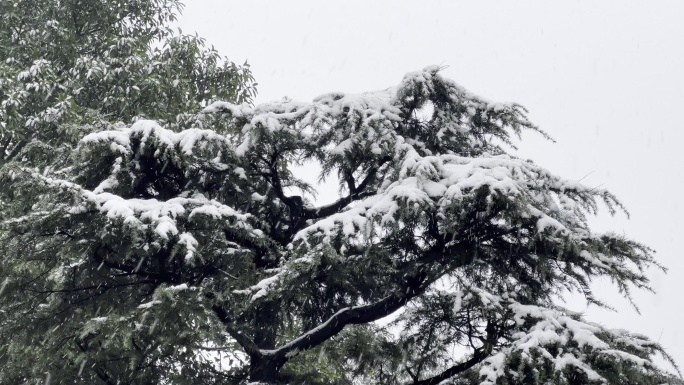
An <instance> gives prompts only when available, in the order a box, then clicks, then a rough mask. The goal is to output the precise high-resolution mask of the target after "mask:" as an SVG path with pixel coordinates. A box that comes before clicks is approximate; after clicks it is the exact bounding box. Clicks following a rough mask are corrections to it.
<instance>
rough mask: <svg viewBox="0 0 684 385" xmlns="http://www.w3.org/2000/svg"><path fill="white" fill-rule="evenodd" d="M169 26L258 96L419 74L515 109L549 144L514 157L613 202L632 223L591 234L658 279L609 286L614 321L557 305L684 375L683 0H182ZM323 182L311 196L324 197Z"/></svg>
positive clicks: (604, 221) (347, 87) (301, 94)
mask: <svg viewBox="0 0 684 385" xmlns="http://www.w3.org/2000/svg"><path fill="white" fill-rule="evenodd" d="M185 3H186V8H185V10H184V13H183V15H182V16H181V18H180V20H179V25H180V27H181V28H182V29H183V31H184V32H186V33H193V32H197V33H198V34H199V35H200V36H202V37H204V38H206V39H207V42H208V43H209V44H211V45H213V46H214V47H215V48H216V49H217V50H218V51H219V52H220V53H221V54H223V55H225V56H228V58H229V59H230V60H232V61H235V62H239V63H243V62H245V61H248V62H249V63H250V65H251V67H252V70H253V73H254V75H255V77H256V80H257V82H258V83H259V86H258V92H259V95H258V96H257V98H256V102H257V103H259V102H265V101H269V100H275V99H280V98H282V97H283V96H288V97H291V98H293V99H295V100H302V101H310V100H312V99H313V98H314V97H315V96H317V95H319V94H322V93H327V92H331V91H342V92H350V93H356V92H363V91H373V90H379V89H384V88H387V87H389V86H393V85H396V84H397V83H398V82H399V81H400V80H401V78H402V77H403V75H404V74H405V73H406V72H409V71H415V70H419V69H422V68H423V67H425V66H427V65H430V64H438V65H442V66H446V69H444V70H443V72H442V74H443V75H444V76H446V77H449V78H451V79H453V80H455V81H456V82H458V83H460V84H461V85H463V86H465V87H466V88H468V89H469V90H470V91H472V92H474V93H476V94H479V95H481V96H484V97H486V98H488V99H491V100H494V101H501V102H508V101H514V102H518V103H521V104H522V105H524V106H525V107H527V108H528V109H529V116H530V119H531V120H532V121H533V122H534V123H536V124H537V125H539V126H540V127H541V128H542V129H543V130H545V131H546V132H548V133H549V134H550V135H551V136H552V137H553V138H554V139H555V140H556V143H552V142H549V141H545V140H544V139H543V138H541V137H540V136H539V135H535V134H533V133H528V134H527V135H524V136H523V140H522V142H520V143H519V148H520V149H519V151H518V152H517V155H518V156H521V157H524V158H529V159H533V160H534V161H535V162H536V163H537V164H540V165H542V166H545V167H546V168H548V169H549V170H551V171H552V172H554V173H556V174H559V175H562V176H564V177H567V178H572V179H577V180H579V179H581V180H582V182H583V183H585V184H587V185H590V186H601V187H603V188H607V189H609V190H610V191H612V192H613V193H615V194H616V195H617V196H618V197H619V198H620V199H621V200H622V201H623V203H624V204H625V205H626V206H627V208H628V209H629V211H630V214H631V218H630V219H627V217H626V216H625V215H621V214H619V215H617V216H615V217H610V216H608V215H607V214H606V215H602V216H601V217H599V218H597V219H596V220H594V221H593V222H592V223H593V225H594V227H593V228H594V229H595V230H597V231H604V230H612V231H615V232H618V233H624V234H626V235H628V236H630V237H632V238H634V239H636V240H638V241H640V242H642V243H644V244H646V245H648V246H650V247H652V248H654V249H655V250H656V252H657V254H656V256H657V258H658V260H659V262H661V263H662V264H663V265H665V266H666V267H667V268H668V269H669V272H668V274H663V273H661V272H659V271H653V272H651V277H652V281H653V282H652V284H653V287H654V289H655V290H656V291H657V294H651V293H641V292H639V293H634V299H635V302H636V304H637V305H638V306H639V308H640V310H641V315H639V314H638V313H637V312H636V311H635V310H633V309H632V308H631V307H630V305H629V302H627V301H625V300H623V299H621V298H619V297H618V295H617V294H616V291H615V290H614V289H613V288H612V287H611V286H610V284H609V282H596V284H595V288H596V290H597V293H598V294H599V296H602V297H603V298H604V299H607V300H608V301H609V302H611V303H612V304H613V305H614V307H616V308H617V309H618V312H616V313H611V312H607V311H604V310H600V309H595V308H588V309H587V308H586V306H585V305H584V304H583V303H582V302H581V301H577V300H571V301H569V304H570V305H571V306H572V307H573V308H574V309H575V310H579V311H585V312H586V315H587V317H588V318H589V319H591V320H593V321H596V322H599V323H602V324H604V325H608V326H611V327H616V328H625V329H628V330H631V331H637V332H641V333H643V334H646V335H648V336H650V337H651V338H652V339H655V340H659V341H660V342H661V343H662V344H663V345H664V346H665V347H666V348H667V349H668V351H669V352H670V354H671V355H673V356H674V358H675V359H676V360H677V361H678V362H679V364H680V365H682V366H684V328H683V327H682V325H684V260H683V259H682V250H681V249H682V246H681V245H682V243H679V242H681V241H682V238H684V234H682V233H681V231H680V230H681V229H682V228H684V226H683V225H682V219H681V215H680V206H683V207H682V208H681V209H682V210H684V203H680V202H681V199H680V197H681V196H682V194H684V171H683V170H682V168H683V167H684V151H683V150H682V143H684V131H683V130H682V128H684V127H683V126H684V123H682V116H681V115H682V112H684V23H682V21H681V20H683V19H684V2H682V1H670V2H667V1H648V2H647V1H627V0H620V1H600V2H595V1H566V2H563V3H561V2H548V1H541V0H540V1H516V2H512V1H477V2H476V1H471V2H461V1H398V0H392V1H389V0H387V1H372V2H371V1H367V0H366V1H355V0H345V1H335V2H332V1H330V2H328V1H325V2H323V1H297V0H288V1H282V2H281V1H255V0H249V1H247V0H242V1H232V0H230V1H228V0H185ZM329 189H330V186H324V187H323V190H324V193H323V194H322V196H321V198H322V199H325V196H326V193H325V191H329Z"/></svg>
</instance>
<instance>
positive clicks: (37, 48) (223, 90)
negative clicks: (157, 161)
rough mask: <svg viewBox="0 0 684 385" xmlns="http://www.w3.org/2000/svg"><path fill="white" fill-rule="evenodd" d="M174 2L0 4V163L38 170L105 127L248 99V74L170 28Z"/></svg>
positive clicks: (23, 0)
mask: <svg viewBox="0 0 684 385" xmlns="http://www.w3.org/2000/svg"><path fill="white" fill-rule="evenodd" d="M180 7H181V5H180V3H179V2H178V1H177V0H62V1H54V0H3V1H2V2H0V59H1V60H0V155H2V157H0V163H2V164H4V163H6V162H7V161H9V160H11V159H14V158H15V157H16V156H17V155H18V154H19V153H20V152H22V151H24V150H28V149H27V148H26V147H27V146H28V147H29V149H31V148H32V149H33V151H34V156H38V155H36V154H37V153H40V154H41V155H40V156H41V157H42V158H41V159H42V163H47V162H48V159H49V156H54V147H60V146H63V145H67V144H74V143H75V142H76V141H77V140H78V139H79V138H80V137H82V136H83V135H84V133H87V132H89V131H91V130H93V129H95V128H93V127H92V126H93V125H96V126H97V125H101V123H102V122H119V121H120V122H126V123H129V122H131V120H132V119H133V118H140V117H145V118H150V119H156V120H158V121H160V122H164V123H165V124H166V125H167V127H173V128H174V129H177V128H182V127H187V126H190V125H192V124H193V122H194V116H195V115H196V112H197V111H199V110H200V109H201V107H204V106H206V105H207V104H208V103H209V102H211V101H213V100H228V101H234V102H238V103H240V102H244V101H248V100H250V98H251V97H252V96H254V94H255V91H254V88H253V79H252V76H251V73H250V72H249V68H248V67H246V66H238V65H236V64H234V63H232V62H230V61H227V60H225V59H224V58H221V57H220V55H218V53H217V52H216V51H215V50H213V49H207V48H206V47H205V46H204V41H203V40H202V39H200V38H199V37H196V36H188V35H183V34H179V33H174V31H173V30H172V29H171V28H170V27H169V23H171V22H172V21H174V20H175V15H176V13H177V11H178V10H179V8H180Z"/></svg>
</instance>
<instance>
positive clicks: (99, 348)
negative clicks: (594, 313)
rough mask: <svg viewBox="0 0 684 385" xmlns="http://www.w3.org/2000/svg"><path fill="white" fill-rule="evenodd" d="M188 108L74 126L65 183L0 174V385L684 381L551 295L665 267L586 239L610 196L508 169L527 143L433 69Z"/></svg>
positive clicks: (516, 128) (518, 123)
mask: <svg viewBox="0 0 684 385" xmlns="http://www.w3.org/2000/svg"><path fill="white" fill-rule="evenodd" d="M204 111H205V114H206V115H205V118H204V119H207V120H206V121H204V122H203V121H202V119H199V120H197V125H196V126H195V127H193V128H189V129H185V130H182V131H177V132H174V131H172V130H169V129H167V128H165V127H164V126H163V125H160V124H158V123H156V122H154V121H149V120H140V121H137V122H136V123H135V124H132V125H130V126H124V125H120V126H117V127H112V128H111V129H108V130H103V131H98V132H93V133H90V134H88V135H86V136H85V137H83V138H82V139H81V140H80V142H79V143H78V146H77V148H76V149H75V150H74V151H73V152H72V153H71V154H70V157H69V158H68V161H65V165H66V166H65V167H63V168H60V169H48V170H37V169H35V168H32V167H27V166H26V165H24V164H23V163H21V162H10V163H8V164H7V165H6V166H5V167H4V168H3V169H2V183H0V186H2V187H1V189H0V192H1V194H2V196H1V198H0V199H2V201H3V202H4V205H3V206H1V207H2V216H3V222H2V234H1V237H0V253H1V254H2V255H3V258H2V259H1V260H0V261H1V263H0V281H1V282H2V289H1V291H2V296H0V309H2V310H1V311H0V346H2V348H0V349H1V350H0V382H2V383H36V382H40V381H43V380H45V378H50V379H52V381H53V382H52V383H55V379H59V381H57V383H69V384H73V383H75V384H91V383H103V384H148V383H160V384H199V383H201V384H244V383H247V382H255V383H256V382H259V383H266V384H281V383H289V384H317V383H320V384H412V385H427V384H438V383H454V384H471V383H482V384H523V383H524V384H600V383H609V384H624V383H635V384H660V383H664V382H670V383H678V382H679V380H678V378H676V377H674V376H672V375H670V374H668V373H667V372H665V371H663V370H661V369H660V368H659V367H658V366H656V365H655V364H654V361H653V358H654V356H656V355H658V354H660V355H662V356H664V357H665V358H666V359H667V358H668V356H667V355H666V354H665V352H664V351H663V349H662V348H661V346H660V345H658V344H657V343H656V342H653V341H650V340H649V339H648V338H646V337H644V336H641V335H638V334H634V333H630V332H628V331H624V330H614V329H610V328H607V327H604V326H601V325H598V324H595V323H591V322H589V321H587V320H585V319H584V318H583V317H582V316H581V315H579V314H575V313H573V312H571V311H569V310H567V309H564V308H563V307H562V306H561V305H560V304H559V303H560V302H559V297H560V296H562V295H564V293H566V292H571V293H575V294H579V295H583V296H584V297H585V298H586V299H587V300H588V301H589V302H591V303H593V304H596V305H597V306H606V305H605V304H603V303H602V302H601V301H600V299H599V298H596V297H595V296H594V293H592V291H591V286H590V281H591V280H592V279H595V278H598V277H608V278H610V279H612V281H613V282H614V283H615V285H616V286H617V287H618V288H619V289H620V291H621V292H622V293H623V294H624V295H625V296H627V297H629V292H630V289H633V288H636V289H646V290H649V281H648V278H647V276H646V275H645V271H646V270H647V269H648V268H650V267H659V265H658V264H657V263H656V262H655V261H654V259H653V258H652V252H651V250H650V249H648V248H647V247H645V246H643V245H641V244H639V243H637V242H634V241H632V240H630V239H627V238H625V237H624V236H621V235H616V234H613V233H607V234H597V233H594V232H592V231H591V230H590V229H589V227H588V225H587V216H589V215H593V214H595V213H596V212H597V210H598V208H599V206H600V205H601V204H603V205H605V206H606V207H607V208H608V209H609V210H610V211H611V212H615V210H623V208H622V205H621V204H620V203H619V202H618V200H617V199H616V198H615V197H614V196H613V195H612V194H611V193H609V192H607V191H605V190H601V189H597V188H589V187H586V186H584V185H582V184H581V183H578V182H575V181H572V180H568V179H564V178H562V177H559V176H556V175H554V174H552V173H551V172H549V171H547V170H546V169H544V168H542V167H540V166H538V165H536V164H534V163H532V162H531V161H526V160H522V159H519V158H516V157H514V156H511V155H509V154H507V149H510V147H511V146H512V143H511V141H512V139H513V138H512V137H513V136H516V135H518V136H519V134H520V133H521V131H522V130H524V129H529V130H532V131H536V132H539V133H541V134H542V135H544V133H543V132H542V131H540V130H539V129H537V127H535V126H534V125H533V124H532V123H530V122H529V121H528V120H527V118H526V116H525V110H524V109H523V108H522V107H521V106H519V105H517V104H501V103H494V102H490V101H487V100H485V99H483V98H481V97H478V96H476V95H473V94H472V93H470V92H468V91H467V90H465V89H464V88H463V87H461V86H459V85H458V84H456V83H454V82H453V81H451V80H448V79H445V78H443V77H442V76H440V74H439V69H438V68H437V67H428V68H426V69H424V70H422V71H418V72H414V73H410V74H408V75H406V76H405V77H404V79H403V80H402V81H401V83H400V84H399V85H398V86H396V87H393V88H390V89H387V90H384V91H380V92H371V93H364V94H359V95H350V94H342V93H333V94H327V95H323V96H321V97H318V98H317V99H315V100H314V101H313V102H311V103H299V102H294V101H291V100H287V99H284V100H282V101H279V102H273V103H268V104H261V105H258V106H256V107H250V106H249V105H246V104H231V103H227V102H217V103H213V104H211V105H209V106H208V107H207V108H206V109H205V110H204ZM149 113H151V114H153V113H154V112H149ZM426 115H427V116H426ZM216 117H220V120H221V122H222V123H221V130H220V132H218V131H216V130H213V129H212V126H211V125H210V123H211V124H215V123H216ZM312 162H313V163H318V164H319V165H320V166H321V168H322V172H321V175H320V178H321V179H325V178H331V177H333V176H335V177H337V178H338V179H339V181H340V189H339V191H340V194H339V195H340V196H339V199H338V200H337V201H335V202H334V203H331V204H327V205H322V206H316V205H315V204H314V203H312V202H311V200H310V199H307V196H308V195H307V192H309V193H311V192H315V187H316V186H312V185H309V184H307V183H306V182H305V181H303V180H301V179H299V178H297V177H296V175H295V173H294V168H295V167H297V166H300V165H305V164H310V163H312ZM390 315H392V316H393V317H390V318H386V317H388V316H390ZM378 321H379V322H378Z"/></svg>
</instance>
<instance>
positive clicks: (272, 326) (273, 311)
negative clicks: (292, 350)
mask: <svg viewBox="0 0 684 385" xmlns="http://www.w3.org/2000/svg"><path fill="white" fill-rule="evenodd" d="M278 310H279V309H278V305H277V304H276V303H275V302H273V301H266V302H264V303H262V304H261V305H259V307H258V309H257V312H256V313H257V314H256V317H254V344H255V345H256V346H257V347H258V348H259V349H265V350H270V349H274V348H275V345H276V335H277V334H276V333H277V328H278ZM284 364H285V360H283V359H277V360H276V359H275V358H274V357H272V356H256V355H252V356H250V365H249V379H250V381H255V382H262V383H266V384H278V383H280V381H279V378H280V374H279V373H280V369H281V368H282V367H283V365H284Z"/></svg>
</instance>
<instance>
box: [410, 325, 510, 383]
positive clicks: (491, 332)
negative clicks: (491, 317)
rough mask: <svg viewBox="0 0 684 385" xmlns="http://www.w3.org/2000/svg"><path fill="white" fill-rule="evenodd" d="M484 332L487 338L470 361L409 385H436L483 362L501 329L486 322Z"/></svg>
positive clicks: (490, 351)
mask: <svg viewBox="0 0 684 385" xmlns="http://www.w3.org/2000/svg"><path fill="white" fill-rule="evenodd" d="M485 330H486V332H487V337H486V338H485V340H484V345H482V346H481V347H480V348H477V349H475V352H474V353H473V356H472V357H470V359H468V360H467V361H464V362H461V363H460V364H456V365H454V366H452V367H450V368H449V369H447V370H445V371H443V372H442V373H440V374H437V375H435V376H433V377H430V378H426V379H424V380H420V381H416V380H415V379H414V380H413V382H412V383H411V385H437V384H439V383H440V382H442V381H444V380H447V379H449V378H451V377H453V376H455V375H457V374H459V373H462V372H464V371H466V370H468V369H470V368H472V367H473V366H475V365H477V364H479V363H481V362H482V361H484V360H485V359H486V358H487V357H489V355H490V354H491V353H492V350H493V349H494V346H495V344H496V341H497V340H498V339H499V337H500V333H501V331H502V328H497V327H496V324H495V323H494V322H492V321H488V322H487V326H486V328H485Z"/></svg>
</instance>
